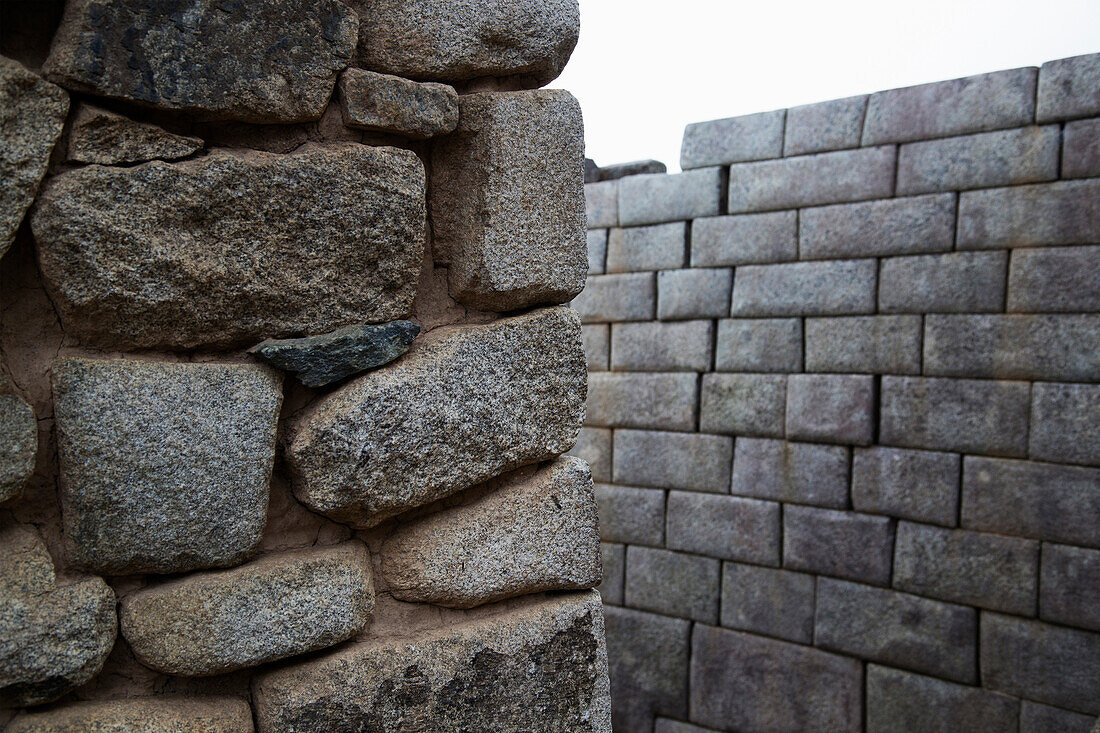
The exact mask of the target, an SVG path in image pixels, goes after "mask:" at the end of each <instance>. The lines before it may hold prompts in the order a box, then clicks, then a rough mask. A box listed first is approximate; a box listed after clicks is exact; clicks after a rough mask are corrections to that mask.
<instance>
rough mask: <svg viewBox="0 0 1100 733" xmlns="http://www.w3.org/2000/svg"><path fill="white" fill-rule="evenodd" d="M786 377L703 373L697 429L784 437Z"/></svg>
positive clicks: (778, 375) (709, 431)
mask: <svg viewBox="0 0 1100 733" xmlns="http://www.w3.org/2000/svg"><path fill="white" fill-rule="evenodd" d="M787 379H788V377H787V376H785V375H781V374H704V375H703V380H702V393H701V395H700V403H699V429H700V430H702V431H703V432H706V433H729V434H736V435H755V436H763V437H772V438H781V437H783V433H784V429H783V425H784V417H783V415H784V409H785V405H786V402H787Z"/></svg>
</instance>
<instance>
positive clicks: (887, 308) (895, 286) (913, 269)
mask: <svg viewBox="0 0 1100 733" xmlns="http://www.w3.org/2000/svg"><path fill="white" fill-rule="evenodd" d="M1007 269H1008V253H1007V252H954V253H951V254H940V255H921V256H919V257H888V258H886V259H884V260H882V267H881V268H880V269H879V288H878V309H879V311H880V312H882V313H990V312H993V313H996V312H998V311H1000V310H1002V309H1003V308H1004V302H1005V273H1006V271H1007Z"/></svg>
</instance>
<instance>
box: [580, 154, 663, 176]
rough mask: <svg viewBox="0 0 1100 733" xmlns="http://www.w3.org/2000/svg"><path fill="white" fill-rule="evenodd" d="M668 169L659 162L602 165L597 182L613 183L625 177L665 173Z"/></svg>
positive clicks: (638, 161)
mask: <svg viewBox="0 0 1100 733" xmlns="http://www.w3.org/2000/svg"><path fill="white" fill-rule="evenodd" d="M667 170H668V167H667V166H666V165H665V164H664V163H662V162H661V161H659V160H651V159H647V160H631V161H627V162H626V163H615V164H613V165H602V166H600V167H599V178H597V179H596V180H598V181H614V180H616V179H619V178H626V177H627V176H642V175H645V174H647V173H665V172H666V171H667Z"/></svg>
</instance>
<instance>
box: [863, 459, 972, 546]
mask: <svg viewBox="0 0 1100 733" xmlns="http://www.w3.org/2000/svg"><path fill="white" fill-rule="evenodd" d="M852 461H853V463H852V506H853V508H855V509H856V510H857V511H861V512H871V513H873V514H888V515H890V516H892V517H901V518H902V519H912V520H915V521H918V522H932V523H934V524H941V525H943V526H945V527H953V526H955V517H956V515H957V512H958V507H959V470H960V466H961V465H962V464H961V460H960V457H959V456H958V455H956V454H954V453H934V452H932V451H918V450H904V449H901V448H885V447H883V446H874V447H872V448H856V449H855V453H854V456H853V458H852Z"/></svg>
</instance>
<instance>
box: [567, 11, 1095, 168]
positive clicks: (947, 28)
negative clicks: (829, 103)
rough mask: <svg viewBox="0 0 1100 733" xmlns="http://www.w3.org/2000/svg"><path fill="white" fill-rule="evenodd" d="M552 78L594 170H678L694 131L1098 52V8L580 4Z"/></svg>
mask: <svg viewBox="0 0 1100 733" xmlns="http://www.w3.org/2000/svg"><path fill="white" fill-rule="evenodd" d="M580 7H581V38H580V42H579V43H578V44H577V49H576V51H574V52H573V58H572V60H571V61H570V62H569V65H568V66H567V67H566V69H565V72H564V73H563V74H562V75H561V77H559V79H558V80H557V81H556V82H554V83H553V84H552V86H554V87H558V88H563V89H568V90H570V91H571V92H573V94H575V95H576V96H577V98H578V99H579V100H580V103H581V107H582V109H583V110H584V121H585V137H586V139H587V147H588V157H590V158H594V159H595V160H596V162H597V163H599V164H601V165H606V164H609V163H618V162H624V161H627V160H637V159H641V158H656V159H657V160H660V161H662V162H664V163H665V164H667V165H668V167H669V170H670V171H671V170H679V167H680V166H679V159H680V137H681V136H682V134H683V130H684V125H686V124H687V123H689V122H699V121H702V120H711V119H717V118H721V117H733V116H736V115H742V114H748V113H751V112H763V111H766V110H771V109H779V108H782V107H793V106H796V105H799V104H808V103H810V102H819V101H823V100H827V99H837V98H840V97H847V96H851V95H853V94H863V93H866V92H876V91H879V90H882V89H890V88H893V87H901V86H908V85H910V84H921V83H924V82H929V81H940V80H943V79H954V78H956V77H960V76H968V75H970V74H979V73H983V72H986V71H996V70H999V69H1009V68H1013V67H1017V66H1039V65H1041V64H1042V63H1043V62H1044V61H1050V60H1052V59H1057V58H1064V57H1066V56H1077V55H1080V54H1085V53H1094V52H1098V51H1100V0H1027V1H1026V2H1024V1H1023V0H907V1H906V2H896V1H895V0H874V1H872V0H867V1H864V0H831V1H830V0H786V1H783V0H755V2H745V1H743V0H726V1H722V0H580Z"/></svg>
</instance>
